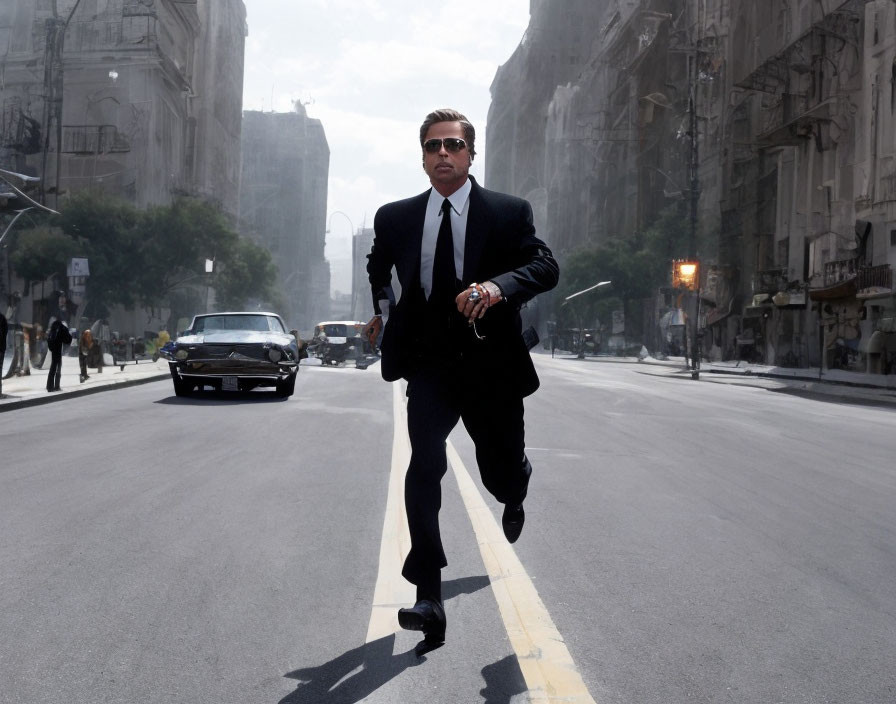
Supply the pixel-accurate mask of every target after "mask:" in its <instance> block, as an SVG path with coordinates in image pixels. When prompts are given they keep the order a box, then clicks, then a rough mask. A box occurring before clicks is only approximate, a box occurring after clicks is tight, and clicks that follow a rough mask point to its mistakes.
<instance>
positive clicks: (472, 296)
mask: <svg viewBox="0 0 896 704" xmlns="http://www.w3.org/2000/svg"><path fill="white" fill-rule="evenodd" d="M480 298H482V294H481V293H479V291H478V290H477V289H475V288H474V289H473V290H472V291H470V295H469V296H467V300H468V301H473V302H474V303H475V302H476V301H478V300H479V299H480Z"/></svg>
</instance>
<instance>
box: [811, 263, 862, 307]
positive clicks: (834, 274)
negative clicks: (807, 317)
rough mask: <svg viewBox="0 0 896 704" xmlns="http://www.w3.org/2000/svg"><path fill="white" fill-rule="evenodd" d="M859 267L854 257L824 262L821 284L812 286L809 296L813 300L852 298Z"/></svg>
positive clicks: (854, 292)
mask: <svg viewBox="0 0 896 704" xmlns="http://www.w3.org/2000/svg"><path fill="white" fill-rule="evenodd" d="M860 268H861V267H859V262H858V259H856V258H855V257H853V258H852V259H837V260H835V261H832V262H825V265H824V274H823V277H822V283H821V286H813V287H812V288H811V289H810V290H809V297H810V298H811V299H812V300H813V301H824V300H831V299H836V298H854V297H855V295H856V277H857V276H858V273H859V269H860Z"/></svg>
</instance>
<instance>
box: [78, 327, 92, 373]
mask: <svg viewBox="0 0 896 704" xmlns="http://www.w3.org/2000/svg"><path fill="white" fill-rule="evenodd" d="M92 348H93V333H91V332H90V328H88V329H86V330H85V331H84V332H82V333H81V337H80V338H79V339H78V363H79V364H80V365H81V383H82V384H83V383H84V382H85V381H87V379H89V378H90V376H88V374H87V360H88V358H89V357H90V352H91V349H92Z"/></svg>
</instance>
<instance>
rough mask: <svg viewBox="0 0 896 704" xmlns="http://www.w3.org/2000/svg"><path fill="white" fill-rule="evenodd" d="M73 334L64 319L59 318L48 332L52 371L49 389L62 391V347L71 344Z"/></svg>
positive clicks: (49, 377) (48, 377) (48, 379)
mask: <svg viewBox="0 0 896 704" xmlns="http://www.w3.org/2000/svg"><path fill="white" fill-rule="evenodd" d="M71 342H72V334H71V333H70V332H69V330H68V326H67V325H66V323H65V321H64V320H60V319H59V318H57V319H56V320H54V321H53V324H52V325H51V326H50V332H49V333H48V334H47V348H48V349H49V350H50V373H49V374H48V375H47V391H62V389H60V388H59V379H60V376H61V375H62V347H63V346H64V345H70V344H71Z"/></svg>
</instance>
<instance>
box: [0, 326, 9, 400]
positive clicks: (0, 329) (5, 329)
mask: <svg viewBox="0 0 896 704" xmlns="http://www.w3.org/2000/svg"><path fill="white" fill-rule="evenodd" d="M8 333H9V324H8V323H7V322H6V316H5V315H3V311H2V310H0V397H2V396H3V365H4V363H5V362H6V335H7V334H8Z"/></svg>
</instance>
